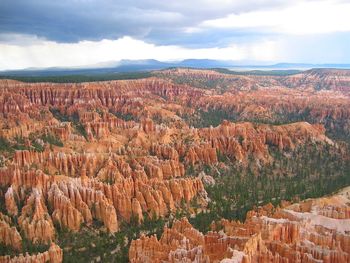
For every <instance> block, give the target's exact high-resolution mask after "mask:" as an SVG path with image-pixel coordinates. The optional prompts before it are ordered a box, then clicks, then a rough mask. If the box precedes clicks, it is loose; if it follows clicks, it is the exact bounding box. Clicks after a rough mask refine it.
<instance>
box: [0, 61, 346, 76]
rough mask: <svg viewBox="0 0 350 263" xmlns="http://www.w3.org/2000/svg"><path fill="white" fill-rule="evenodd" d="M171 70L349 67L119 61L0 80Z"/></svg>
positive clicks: (36, 70) (22, 73) (14, 72)
mask: <svg viewBox="0 0 350 263" xmlns="http://www.w3.org/2000/svg"><path fill="white" fill-rule="evenodd" d="M173 67H188V68H201V69H209V68H226V69H234V70H242V71H248V70H257V69H258V70H273V69H276V70H278V69H280V70H281V69H282V70H290V69H299V70H307V69H311V68H338V69H350V64H304V63H278V64H273V65H253V64H252V65H243V64H242V65H241V64H237V62H234V61H225V60H211V59H186V60H182V61H178V62H162V61H158V60H154V59H146V60H121V61H118V62H115V61H111V62H103V63H98V64H94V65H88V66H82V67H68V68H60V67H53V68H28V69H23V70H7V71H0V76H66V75H91V74H109V73H121V72H135V71H151V70H161V69H166V68H173Z"/></svg>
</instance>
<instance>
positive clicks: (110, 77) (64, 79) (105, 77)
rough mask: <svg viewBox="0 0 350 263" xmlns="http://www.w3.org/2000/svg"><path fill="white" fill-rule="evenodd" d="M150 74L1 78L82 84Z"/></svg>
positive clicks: (138, 77)
mask: <svg viewBox="0 0 350 263" xmlns="http://www.w3.org/2000/svg"><path fill="white" fill-rule="evenodd" d="M151 76H152V74H151V73H150V72H128V73H106V74H81V75H64V76H0V79H14V80H19V81H23V82H34V83H37V82H54V83H81V82H94V81H107V80H126V79H143V78H149V77H151Z"/></svg>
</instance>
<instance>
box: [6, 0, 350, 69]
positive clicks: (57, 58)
mask: <svg viewBox="0 0 350 263" xmlns="http://www.w3.org/2000/svg"><path fill="white" fill-rule="evenodd" d="M349 47H350V1H349V0H244V1H243V0H174V1H161V0H57V1H53V0H1V1H0V70H5V69H21V68H28V67H55V66H58V67H63V66H81V65H91V64H96V63H101V62H108V61H117V60H121V59H158V60H162V61H169V60H181V59H186V58H208V59H225V60H235V61H237V63H263V64H269V63H276V62H298V63H299V62H302V63H350V48H349Z"/></svg>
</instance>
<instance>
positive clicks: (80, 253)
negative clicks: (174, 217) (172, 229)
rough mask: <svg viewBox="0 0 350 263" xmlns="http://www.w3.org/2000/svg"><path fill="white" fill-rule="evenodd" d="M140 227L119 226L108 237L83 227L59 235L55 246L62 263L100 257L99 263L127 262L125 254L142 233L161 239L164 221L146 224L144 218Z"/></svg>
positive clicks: (132, 222)
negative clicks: (58, 249)
mask: <svg viewBox="0 0 350 263" xmlns="http://www.w3.org/2000/svg"><path fill="white" fill-rule="evenodd" d="M145 218H146V219H145V221H144V222H143V224H142V225H139V226H138V225H137V224H136V220H133V219H132V220H131V222H130V224H127V223H124V222H122V224H121V230H120V231H119V232H117V233H115V234H109V233H107V232H106V231H103V230H102V229H101V228H99V229H96V228H91V227H87V226H85V227H83V228H82V229H81V231H80V232H78V233H72V232H68V231H61V232H60V233H59V236H58V245H59V246H60V247H61V248H62V249H63V250H64V253H63V262H90V261H91V260H93V259H97V258H98V257H100V260H101V262H128V252H129V247H130V243H131V241H132V240H133V239H136V238H139V237H140V235H141V234H142V233H145V234H147V235H153V234H156V235H157V236H158V237H160V236H161V234H162V232H163V228H164V225H165V222H166V220H165V219H157V220H149V219H147V217H145Z"/></svg>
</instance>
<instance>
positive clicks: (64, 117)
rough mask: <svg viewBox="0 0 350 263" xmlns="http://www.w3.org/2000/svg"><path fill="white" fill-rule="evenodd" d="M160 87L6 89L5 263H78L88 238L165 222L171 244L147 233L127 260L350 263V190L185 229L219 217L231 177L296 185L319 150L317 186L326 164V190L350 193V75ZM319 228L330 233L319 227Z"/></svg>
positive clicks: (123, 83)
mask: <svg viewBox="0 0 350 263" xmlns="http://www.w3.org/2000/svg"><path fill="white" fill-rule="evenodd" d="M152 74H153V76H152V77H150V78H145V79H135V80H115V81H103V82H86V83H48V82H39V83H25V82H20V81H15V80H5V79H3V80H0V203H1V207H0V244H1V246H3V247H2V249H1V251H2V252H1V253H2V254H1V255H0V262H55V263H56V262H62V261H69V259H68V256H67V255H68V254H69V253H71V250H74V246H73V249H72V248H71V247H70V246H68V245H66V243H65V242H66V241H67V240H70V239H69V238H67V240H66V239H63V237H65V236H67V235H72V236H77V235H79V233H83V232H84V231H89V232H90V233H96V236H98V235H104V234H106V235H107V236H108V238H110V239H111V240H112V239H113V238H114V237H116V236H118V234H119V233H124V232H125V231H127V230H128V228H132V227H135V228H138V227H142V226H147V225H148V224H151V223H150V222H168V221H169V222H172V221H174V222H173V226H172V227H170V226H169V227H166V228H165V229H164V233H163V234H162V237H161V238H160V239H159V238H157V237H156V236H147V235H145V234H149V233H150V232H152V231H150V230H149V229H146V230H144V233H143V235H142V236H141V237H140V236H137V235H136V234H135V235H130V238H129V239H128V240H126V241H124V240H123V242H120V243H118V247H119V250H121V247H122V245H121V244H122V243H123V244H124V243H125V244H127V245H126V247H128V246H129V245H130V244H131V246H130V250H129V254H128V255H129V256H128V257H129V259H130V261H131V262H163V261H168V262H192V261H196V262H220V260H223V261H222V262H267V261H268V260H270V261H273V262H321V261H320V260H323V262H349V255H348V253H349V246H348V245H349V236H348V232H347V231H349V230H347V229H346V224H344V223H338V222H343V221H338V220H348V219H349V208H348V204H347V203H346V201H345V200H346V198H348V192H346V191H345V190H344V191H345V192H342V193H340V194H338V195H336V196H334V197H331V198H330V197H329V198H328V197H327V198H325V199H313V200H311V201H310V200H308V201H302V202H300V203H294V204H288V205H287V204H284V205H283V207H276V208H275V207H273V206H263V207H262V208H259V209H258V208H257V210H251V212H249V213H248V214H247V219H246V221H245V222H244V223H239V222H236V221H229V220H228V219H224V218H222V220H221V221H217V220H216V221H215V222H216V223H213V224H212V225H211V229H212V230H213V231H212V232H208V233H201V232H200V231H198V230H196V229H195V228H194V227H192V225H191V224H190V222H189V221H188V220H187V219H186V218H184V217H183V215H187V217H188V218H189V220H190V221H191V219H190V218H195V217H196V215H197V214H199V213H204V214H205V213H206V212H211V213H214V214H218V213H217V211H215V210H214V209H213V206H212V204H213V203H215V202H217V200H216V199H215V195H214V194H212V193H213V190H212V189H213V187H215V184H216V185H220V182H222V180H223V178H224V176H223V175H224V173H227V174H230V176H231V177H234V176H236V175H234V172H233V170H232V169H233V168H235V169H240V171H246V172H247V173H249V175H251V176H255V177H254V178H259V180H260V179H261V178H262V179H264V178H265V177H264V176H265V175H264V173H267V174H268V175H267V176H266V180H275V179H276V178H279V179H278V180H284V179H286V180H287V179H288V180H293V178H299V177H298V176H300V175H299V173H297V172H296V171H297V169H299V168H302V166H303V165H304V164H305V162H304V161H303V158H307V156H308V155H310V152H311V151H313V152H314V153H315V154H314V155H315V157H313V158H316V159H315V162H316V161H317V162H318V165H314V164H313V165H312V167H311V168H312V169H311V168H310V167H307V169H306V168H305V170H307V171H309V170H310V174H308V175H307V176H308V178H309V177H310V178H311V179H312V180H315V178H316V179H317V178H318V179H319V178H320V177H321V175H320V174H321V172H322V171H323V170H326V169H325V168H328V166H327V167H325V163H322V161H320V160H321V159H317V158H321V157H322V158H327V161H329V167H334V168H335V167H337V168H338V171H339V173H340V174H341V175H339V176H338V175H334V178H331V176H328V177H326V179H324V180H329V181H333V182H336V183H339V184H337V185H336V186H332V187H333V188H334V189H333V188H332V190H337V189H338V188H339V187H340V186H342V187H344V186H346V185H348V179H347V178H348V177H349V176H348V174H346V173H348V171H349V170H347V168H348V164H349V162H350V155H349V152H348V146H349V138H350V93H349V92H350V75H349V73H348V71H337V70H316V71H306V72H303V73H298V74H295V75H290V76H254V75H233V74H226V73H221V72H217V71H214V70H195V69H171V70H164V71H156V72H154V73H152ZM180 80H181V83H179V82H180ZM322 154H323V155H322ZM326 154H328V155H327V156H326ZM321 155H322V156H321ZM310 156H311V155H310ZM310 158H311V157H310ZM297 160H301V161H297ZM293 161H294V163H295V167H294V166H293V167H290V166H288V167H287V164H288V165H289V163H291V162H293ZM327 165H328V162H327ZM270 168H271V169H273V170H271V172H266V169H270ZM287 168H288V169H287ZM230 169H231V170H230ZM264 169H265V170H264ZM317 169H319V170H317ZM287 170H288V175H286V176H285V175H284V174H283V173H282V171H287ZM235 171H236V170H235ZM327 171H328V170H327ZM243 174H244V172H242V175H243ZM335 174H336V173H335ZM305 176H306V175H305ZM322 176H323V175H322ZM236 177H237V176H236ZM225 178H226V177H225ZM247 178H253V177H249V176H247ZM322 178H323V177H322ZM302 179H304V177H303V178H302ZM257 180H258V179H257ZM295 180H299V179H295ZM319 181H320V180H319ZM329 181H325V182H329ZM325 184H326V183H325ZM266 185H268V184H266ZM325 189H326V188H325ZM327 189H328V188H327ZM243 190H244V189H243ZM287 190H288V189H287ZM287 190H286V189H284V188H283V189H282V188H281V189H280V191H281V192H286V191H287ZM329 191H330V190H329ZM257 192H258V191H257ZM305 192H306V193H309V192H308V191H305ZM248 194H250V192H249V193H248ZM298 194H302V193H298ZM314 195H315V194H314ZM242 196H243V195H242ZM226 201H227V200H226ZM259 201H264V203H266V201H267V200H256V202H259ZM269 201H271V200H269ZM289 201H291V200H289ZM326 203H327V205H326ZM258 204H259V205H260V203H257V205H258ZM232 205H234V203H232ZM275 205H276V204H275ZM228 211H229V210H228ZM320 216H322V220H323V217H325V218H326V219H325V220H324V222H323V221H322V222H323V223H324V224H326V225H322V224H321V223H322V222H321V223H320V224H321V226H318V225H316V223H315V224H313V223H312V222H316V221H317V220H320V219H318V218H319V217H320ZM174 218H177V221H176V220H175V219H174ZM327 218H331V219H332V220H328V219H327ZM309 221H311V223H310V222H309ZM317 222H318V221H317ZM344 222H345V221H344ZM346 222H347V221H346ZM332 224H334V225H335V226H337V227H339V229H340V230H341V231H340V230H339V229H334V228H332V227H333V225H332ZM338 230H339V231H338ZM240 231H241V232H240ZM141 232H142V231H141ZM71 239H72V238H71ZM131 239H135V240H134V241H131ZM67 242H68V241H67ZM113 242H114V241H113ZM90 243H91V244H93V245H94V246H95V247H97V246H98V244H95V243H96V242H92V241H91V242H90ZM311 243H312V244H311ZM28 244H30V245H28ZM61 246H62V247H61ZM29 248H30V249H29ZM93 248H94V247H92V248H91V249H93ZM114 249H116V248H114ZM119 250H118V249H117V250H116V251H119ZM82 251H83V252H84V251H85V250H82ZM113 251H114V250H113ZM87 252H89V251H86V252H84V253H87ZM123 253H124V254H125V255H127V253H125V251H123ZM113 255H114V254H112V255H111V257H112V256H113ZM125 255H124V256H125ZM297 259H298V260H299V261H297ZM82 260H83V259H82ZM100 260H101V259H100ZM102 260H106V261H105V262H108V260H107V259H104V258H102ZM114 260H116V259H115V258H114ZM300 260H302V261H300ZM337 260H339V261H337Z"/></svg>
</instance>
